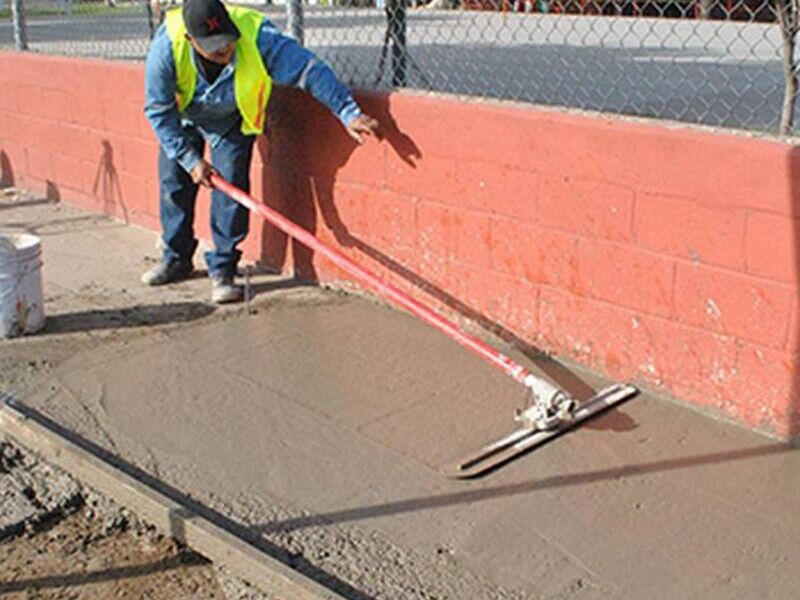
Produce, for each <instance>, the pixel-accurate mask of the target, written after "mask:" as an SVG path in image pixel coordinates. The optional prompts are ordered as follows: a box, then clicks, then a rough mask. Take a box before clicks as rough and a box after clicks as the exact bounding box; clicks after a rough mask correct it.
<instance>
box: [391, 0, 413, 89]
mask: <svg viewBox="0 0 800 600" xmlns="http://www.w3.org/2000/svg"><path fill="white" fill-rule="evenodd" d="M386 13H387V17H388V19H389V31H390V34H389V35H390V36H391V39H392V85H393V86H394V87H398V88H399V87H405V85H406V57H407V55H408V48H407V47H406V26H407V19H406V0H389V1H388V3H387V10H386Z"/></svg>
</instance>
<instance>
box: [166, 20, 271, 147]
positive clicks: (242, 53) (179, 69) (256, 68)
mask: <svg viewBox="0 0 800 600" xmlns="http://www.w3.org/2000/svg"><path fill="white" fill-rule="evenodd" d="M226 8H227V9H228V13H229V14H230V16H231V20H232V21H233V23H234V24H235V25H236V28H237V29H238V30H239V34H240V35H239V39H238V40H237V41H236V65H235V70H234V73H233V91H234V95H235V97H236V107H237V108H238V109H239V113H240V114H241V115H242V133H244V134H245V135H256V134H259V133H263V131H264V120H265V119H264V115H265V114H266V111H267V102H269V96H270V93H271V92H272V78H271V77H270V76H269V73H267V68H266V67H265V66H264V61H263V60H262V59H261V53H260V52H259V51H258V46H257V45H256V38H257V36H258V30H259V28H260V27H261V23H263V21H264V15H262V14H261V13H260V12H258V11H255V10H251V9H248V8H240V7H236V6H231V7H226ZM165 23H166V28H167V35H168V36H169V39H170V41H172V55H173V57H174V59H175V72H176V82H175V88H176V92H175V95H176V97H177V101H178V111H179V112H182V111H184V110H185V109H186V107H187V106H189V104H191V102H192V98H194V92H195V89H196V88H197V67H196V66H195V64H194V60H193V59H192V52H191V50H192V46H191V44H190V43H189V40H187V39H186V24H185V23H184V22H183V15H182V14H181V9H180V8H176V9H173V10H170V11H168V12H167V16H166V18H165Z"/></svg>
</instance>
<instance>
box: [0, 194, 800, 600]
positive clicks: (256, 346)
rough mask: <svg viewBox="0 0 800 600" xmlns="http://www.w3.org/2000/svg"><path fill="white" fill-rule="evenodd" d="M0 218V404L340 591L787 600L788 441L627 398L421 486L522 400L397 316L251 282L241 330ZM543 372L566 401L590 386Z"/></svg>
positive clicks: (35, 222) (54, 224) (87, 233)
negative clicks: (9, 301) (28, 310)
mask: <svg viewBox="0 0 800 600" xmlns="http://www.w3.org/2000/svg"><path fill="white" fill-rule="evenodd" d="M0 222H2V228H8V227H12V228H16V229H21V228H27V229H30V230H33V231H34V232H35V233H37V234H38V235H40V236H41V237H42V239H43V246H44V257H45V268H44V281H45V291H46V302H47V312H48V319H49V321H48V326H47V328H46V329H45V331H44V332H42V333H41V334H38V335H36V336H33V337H30V338H24V339H15V340H9V341H2V342H0V386H2V387H3V388H5V389H7V390H8V391H11V392H12V393H14V394H16V395H17V396H18V397H19V399H20V400H22V401H24V402H26V403H28V404H29V405H31V406H34V407H36V408H37V409H39V410H42V411H44V412H46V413H47V414H48V415H49V416H51V417H53V418H55V419H56V420H57V421H59V422H60V423H61V424H63V425H65V426H67V427H69V428H71V429H73V430H74V431H76V432H78V433H79V434H81V435H83V436H85V437H87V438H89V439H91V440H92V441H94V442H96V443H98V444H100V445H102V446H104V447H105V448H107V449H109V450H111V451H112V452H114V453H116V454H118V455H120V456H121V457H123V458H124V459H125V460H127V461H129V462H131V463H133V464H135V465H137V466H139V467H141V468H144V469H146V470H148V471H149V472H151V473H152V474H153V475H155V476H157V477H159V478H161V479H162V480H163V481H165V482H167V483H169V484H170V485H172V486H174V487H176V488H178V489H180V490H182V491H184V492H185V493H187V494H190V495H191V496H192V497H193V498H194V499H196V500H198V501H200V502H203V503H205V504H207V505H208V506H209V507H211V508H214V509H215V510H219V511H222V512H224V513H225V514H226V515H228V516H230V517H231V518H233V519H236V520H237V521H240V522H242V523H244V524H247V525H249V526H251V527H252V528H253V529H254V530H255V531H258V532H260V533H261V534H263V535H264V536H266V537H267V538H268V539H269V540H271V541H272V542H274V543H275V544H276V545H278V546H280V547H282V548H284V549H286V552H287V554H286V557H285V558H286V560H287V561H288V562H290V563H291V564H297V565H298V566H299V567H300V568H303V567H302V565H304V564H306V563H308V564H310V565H313V567H314V568H315V569H316V570H318V571H322V572H325V573H328V574H330V579H329V580H328V581H326V583H328V584H331V585H335V586H338V589H339V591H340V592H341V593H343V594H344V595H346V596H349V597H352V598H372V597H380V598H398V599H400V598H403V599H405V598H434V597H435V598H457V599H460V600H461V599H473V598H474V599H482V598H492V599H494V598H497V599H506V598H509V599H510V598H561V599H569V600H573V599H594V598H633V599H641V598H648V599H658V598H670V599H672V598H681V599H690V598H698V599H700V598H703V599H709V598H715V599H717V598H725V599H727V598H754V597H759V598H775V599H784V598H786V599H789V598H794V597H796V594H797V589H798V584H799V580H800V576H798V573H800V519H798V516H800V495H798V493H797V490H798V489H800V454H797V453H796V452H793V451H791V449H790V448H789V447H788V446H786V445H781V444H778V443H776V442H774V441H773V440H770V439H768V438H765V437H762V436H759V435H755V434H752V433H749V432H747V431H744V430H742V429H739V428H736V427H733V426H730V425H727V424H724V423H718V422H714V421H712V420H711V419H709V418H706V417H703V416H700V415H698V414H696V413H694V412H691V411H689V410H686V409H683V408H680V407H677V406H675V405H672V404H669V403H666V402H663V401H659V400H656V399H653V398H650V397H648V396H647V395H642V396H640V397H638V398H636V399H634V400H632V401H630V402H628V403H627V404H625V405H623V406H622V407H621V408H620V409H619V410H616V411H614V412H612V413H610V414H607V415H605V416H603V417H601V418H600V419H597V420H596V421H594V422H592V423H590V424H589V425H587V426H586V427H584V428H582V429H580V430H579V431H576V432H574V433H571V434H569V435H568V436H565V437H563V438H561V439H560V440H558V441H556V442H555V443H552V444H550V445H548V446H546V447H544V448H542V449H539V450H537V451H535V452H534V453H531V454H529V455H527V456H525V457H522V458H520V459H518V460H517V461H515V462H514V463H512V464H511V465H509V466H507V467H506V468H504V469H502V470H500V471H498V472H496V473H494V474H493V475H491V476H489V477H488V478H485V479H482V480H478V481H472V482H455V481H450V480H447V479H444V478H443V477H442V476H441V475H439V474H438V472H437V469H438V468H439V467H441V466H443V465H446V464H449V463H450V462H452V461H453V460H455V459H456V458H458V457H459V456H461V455H462V454H464V453H466V452H468V451H470V450H474V449H475V448H476V447H477V446H479V445H481V444H483V443H485V442H487V441H489V440H490V439H492V438H493V437H494V436H496V435H498V434H499V433H501V432H505V431H506V430H508V429H509V428H510V427H511V426H512V419H511V417H512V414H513V409H514V408H516V407H519V406H521V404H522V402H523V397H522V393H521V390H520V388H519V386H518V385H517V384H515V383H513V382H511V381H510V380H507V379H506V378H505V377H504V376H503V375H501V374H499V373H495V372H494V371H493V370H492V369H491V368H490V367H488V366H486V365H484V364H483V363H482V362H481V361H480V360H479V359H477V358H475V357H473V356H472V355H470V354H468V353H467V352H465V351H463V350H462V349H460V348H458V347H457V346H455V345H454V344H453V343H452V342H450V341H449V340H447V339H445V338H444V337H443V336H441V335H440V334H438V333H437V332H435V331H432V330H430V329H429V328H427V327H426V326H424V325H423V324H421V323H418V322H417V321H415V320H414V319H413V318H412V317H410V316H407V315H405V314H402V313H399V312H396V311H393V310H390V309H388V308H386V307H384V306H381V305H379V304H378V303H374V302H371V301H369V300H365V299H363V298H356V297H351V296H346V295H343V294H339V293H336V292H331V291H326V290H321V289H317V288H311V287H293V286H292V285H290V283H289V282H286V281H285V280H283V279H281V278H279V277H275V276H267V275H259V276H258V277H256V278H255V279H254V283H255V287H256V292H257V295H256V297H255V300H254V307H255V309H256V310H255V314H247V312H246V311H245V310H244V308H243V307H233V308H225V309H215V308H214V307H212V306H211V305H208V304H207V303H206V301H207V298H208V295H209V289H210V287H209V283H208V280H207V279H205V278H198V279H194V280H191V281H188V282H185V283H181V284H179V285H176V286H174V287H171V288H167V289H149V288H145V287H144V286H142V285H141V284H140V283H139V274H140V272H141V271H142V270H144V269H145V268H147V266H148V265H149V264H150V262H149V261H152V260H155V258H156V257H157V255H158V251H157V249H156V236H155V235H154V234H152V233H150V232H147V231H144V230H141V229H137V228H133V227H128V226H126V225H124V224H122V223H119V222H116V221H112V220H109V219H106V218H103V217H99V216H95V215H90V214H87V213H82V212H80V211H77V210H75V209H72V208H69V207H66V206H64V205H59V204H48V203H46V202H44V201H39V200H36V199H29V200H23V201H17V202H13V203H12V202H0ZM198 262H199V261H198ZM504 350H506V351H508V352H510V353H511V354H512V355H513V356H514V357H515V358H518V359H520V360H522V361H524V362H525V364H527V365H531V361H530V360H529V359H527V358H526V357H523V356H521V355H520V354H519V353H517V352H515V351H513V350H510V349H509V348H504ZM532 366H534V367H536V365H532ZM538 366H540V367H542V366H543V367H544V368H545V370H547V371H548V372H552V369H553V368H554V366H555V365H554V364H553V363H552V362H549V363H548V364H542V365H538ZM562 375H563V376H564V377H567V378H568V379H569V381H571V388H572V389H571V391H573V392H575V393H576V394H578V395H579V396H583V397H585V396H586V395H588V394H589V393H591V390H592V389H595V388H596V387H600V386H601V385H602V384H603V383H604V382H602V381H599V380H597V379H596V378H593V377H592V376H590V375H588V374H585V373H581V372H578V371H570V372H567V371H566V370H564V372H563V373H562Z"/></svg>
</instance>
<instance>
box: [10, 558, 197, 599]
mask: <svg viewBox="0 0 800 600" xmlns="http://www.w3.org/2000/svg"><path fill="white" fill-rule="evenodd" d="M208 564H210V563H209V561H207V560H206V559H205V558H203V557H202V556H200V555H199V554H195V553H193V552H187V553H184V554H179V555H178V556H173V557H170V558H165V559H163V560H159V561H156V562H152V563H148V564H145V565H133V566H129V567H118V568H116V569H106V570H104V571H92V572H89V573H70V574H66V575H48V576H44V577H37V578H36V579H22V580H18V581H9V582H7V583H3V582H0V594H13V593H15V592H26V593H27V592H35V591H39V590H43V589H48V588H66V587H74V586H79V585H88V584H92V583H100V582H103V581H119V580H121V579H133V578H135V577H144V576H145V575H153V574H155V573H163V572H166V571H171V570H173V569H179V568H181V567H197V566H203V565H208Z"/></svg>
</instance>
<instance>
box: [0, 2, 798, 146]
mask: <svg viewBox="0 0 800 600" xmlns="http://www.w3.org/2000/svg"><path fill="white" fill-rule="evenodd" d="M510 4H511V3H509V5H510ZM648 4H656V3H648V2H643V3H641V5H640V6H646V5H648ZM498 6H499V4H498ZM259 8H262V6H259ZM674 8H677V4H676V5H675V7H674ZM659 10H663V5H661V6H660V7H659ZM132 11H133V12H132ZM305 11H306V15H305V20H304V36H305V43H306V45H307V46H308V47H309V48H311V49H313V50H314V51H315V52H318V53H319V55H320V56H321V57H322V58H323V59H325V60H326V61H328V62H329V63H330V64H331V65H333V66H334V68H336V70H337V72H339V73H341V75H342V77H343V79H344V80H345V81H347V82H348V83H350V84H351V85H354V86H355V87H358V88H361V89H374V88H375V87H376V86H377V87H381V88H386V87H387V86H389V85H390V84H391V68H390V67H388V66H387V67H386V68H385V69H384V70H383V72H380V71H379V69H378V65H379V62H380V56H381V48H382V46H383V43H384V36H385V31H386V17H385V12H384V11H383V10H382V9H374V8H366V9H353V8H341V7H337V8H335V9H333V10H331V9H314V8H311V7H306V8H305ZM265 12H266V13H267V15H268V16H269V18H270V19H272V20H273V21H274V22H275V23H276V25H277V26H278V27H280V28H281V29H285V26H286V18H285V12H286V9H285V8H283V7H274V8H268V9H266V11H265ZM407 15H408V17H407V18H408V34H407V44H408V52H409V60H408V68H407V87H410V88H412V89H421V90H429V91H437V92H448V93H455V94H465V95H471V96H482V97H489V98H504V99H511V100H519V101H524V102H534V103H537V104H547V105H555V106H568V107H571V108H582V109H591V110H602V111H608V112H616V113H622V114H633V115H641V116H655V117H659V118H665V119H677V120H682V121H687V122H690V123H704V124H708V125H722V126H728V127H739V128H748V129H756V130H768V131H774V130H776V129H777V124H778V120H779V117H780V107H781V101H782V98H783V87H784V77H783V74H782V70H781V69H782V67H781V50H780V49H781V37H780V30H779V28H778V27H777V26H776V25H775V24H774V23H747V22H742V21H719V20H713V21H705V22H703V21H698V20H688V19H654V18H630V17H611V16H606V17H602V18H600V17H596V16H578V15H553V14H550V15H542V14H514V13H513V12H512V13H510V14H504V13H500V12H499V11H496V12H479V11H460V10H459V11H452V10H429V9H426V10H417V11H415V10H409V11H408V13H407ZM28 40H29V43H30V47H31V48H32V49H34V50H35V51H37V52H44V53H51V54H66V55H73V56H94V57H105V58H122V59H136V60H142V59H143V58H144V57H145V55H146V53H147V48H148V43H149V28H148V21H147V15H146V13H145V10H144V9H143V8H142V7H140V6H138V7H135V8H134V7H126V8H125V9H123V10H119V11H118V12H117V14H114V15H112V14H100V15H94V14H92V15H90V14H84V15H81V14H80V7H78V8H77V9H76V11H75V14H74V15H72V16H67V15H60V16H58V15H51V16H48V17H44V18H42V17H40V18H30V19H29V21H28ZM3 46H5V47H7V48H8V47H13V36H12V29H11V22H10V21H9V22H6V23H0V48H2V47H3Z"/></svg>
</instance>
